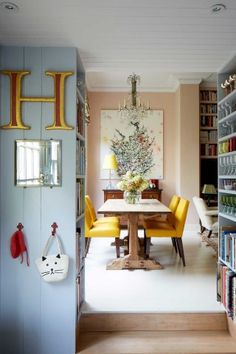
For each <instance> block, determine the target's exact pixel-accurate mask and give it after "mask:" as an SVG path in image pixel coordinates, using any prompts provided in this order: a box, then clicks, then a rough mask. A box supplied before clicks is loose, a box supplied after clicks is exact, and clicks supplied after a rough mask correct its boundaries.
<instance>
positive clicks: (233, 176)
mask: <svg viewBox="0 0 236 354" xmlns="http://www.w3.org/2000/svg"><path fill="white" fill-rule="evenodd" d="M219 178H220V179H227V178H229V179H236V175H219Z"/></svg>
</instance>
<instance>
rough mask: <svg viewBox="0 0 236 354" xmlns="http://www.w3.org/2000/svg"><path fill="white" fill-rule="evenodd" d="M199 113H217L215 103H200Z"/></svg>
mask: <svg viewBox="0 0 236 354" xmlns="http://www.w3.org/2000/svg"><path fill="white" fill-rule="evenodd" d="M200 113H208V114H209V113H217V105H216V104H210V103H209V104H208V103H206V104H201V105H200Z"/></svg>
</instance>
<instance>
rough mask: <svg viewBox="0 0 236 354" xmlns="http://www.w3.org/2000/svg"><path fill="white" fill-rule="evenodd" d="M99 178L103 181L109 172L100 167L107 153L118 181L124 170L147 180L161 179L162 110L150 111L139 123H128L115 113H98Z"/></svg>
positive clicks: (118, 113)
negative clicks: (115, 167)
mask: <svg viewBox="0 0 236 354" xmlns="http://www.w3.org/2000/svg"><path fill="white" fill-rule="evenodd" d="M100 133H101V140H100V166H101V170H100V177H101V179H107V178H108V177H109V171H108V170H105V169H103V168H102V166H103V161H104V158H105V156H106V155H107V154H111V153H114V154H115V155H116V158H117V161H118V170H117V171H116V172H113V178H119V177H120V176H122V175H124V174H125V173H126V172H127V171H128V170H131V171H136V172H137V173H139V174H141V175H144V176H145V177H146V178H148V179H161V178H163V111H161V110H152V111H151V112H150V113H149V114H148V116H147V117H144V118H143V119H142V120H140V121H138V122H137V121H136V122H130V121H128V119H125V118H123V117H121V115H120V112H119V111H118V110H102V111H101V126H100Z"/></svg>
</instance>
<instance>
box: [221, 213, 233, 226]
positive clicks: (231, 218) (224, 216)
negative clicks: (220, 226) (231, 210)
mask: <svg viewBox="0 0 236 354" xmlns="http://www.w3.org/2000/svg"><path fill="white" fill-rule="evenodd" d="M219 216H222V217H223V218H224V219H227V220H230V221H234V222H235V223H236V216H232V215H229V214H225V213H221V212H220V213H219ZM235 228H236V226H235Z"/></svg>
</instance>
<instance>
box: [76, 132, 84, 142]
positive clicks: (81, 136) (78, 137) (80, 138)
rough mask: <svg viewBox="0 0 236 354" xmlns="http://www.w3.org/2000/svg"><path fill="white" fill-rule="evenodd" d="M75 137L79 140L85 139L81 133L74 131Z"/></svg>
mask: <svg viewBox="0 0 236 354" xmlns="http://www.w3.org/2000/svg"><path fill="white" fill-rule="evenodd" d="M76 136H77V139H79V140H81V141H85V137H84V136H83V135H81V134H80V133H78V132H77V133H76Z"/></svg>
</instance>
